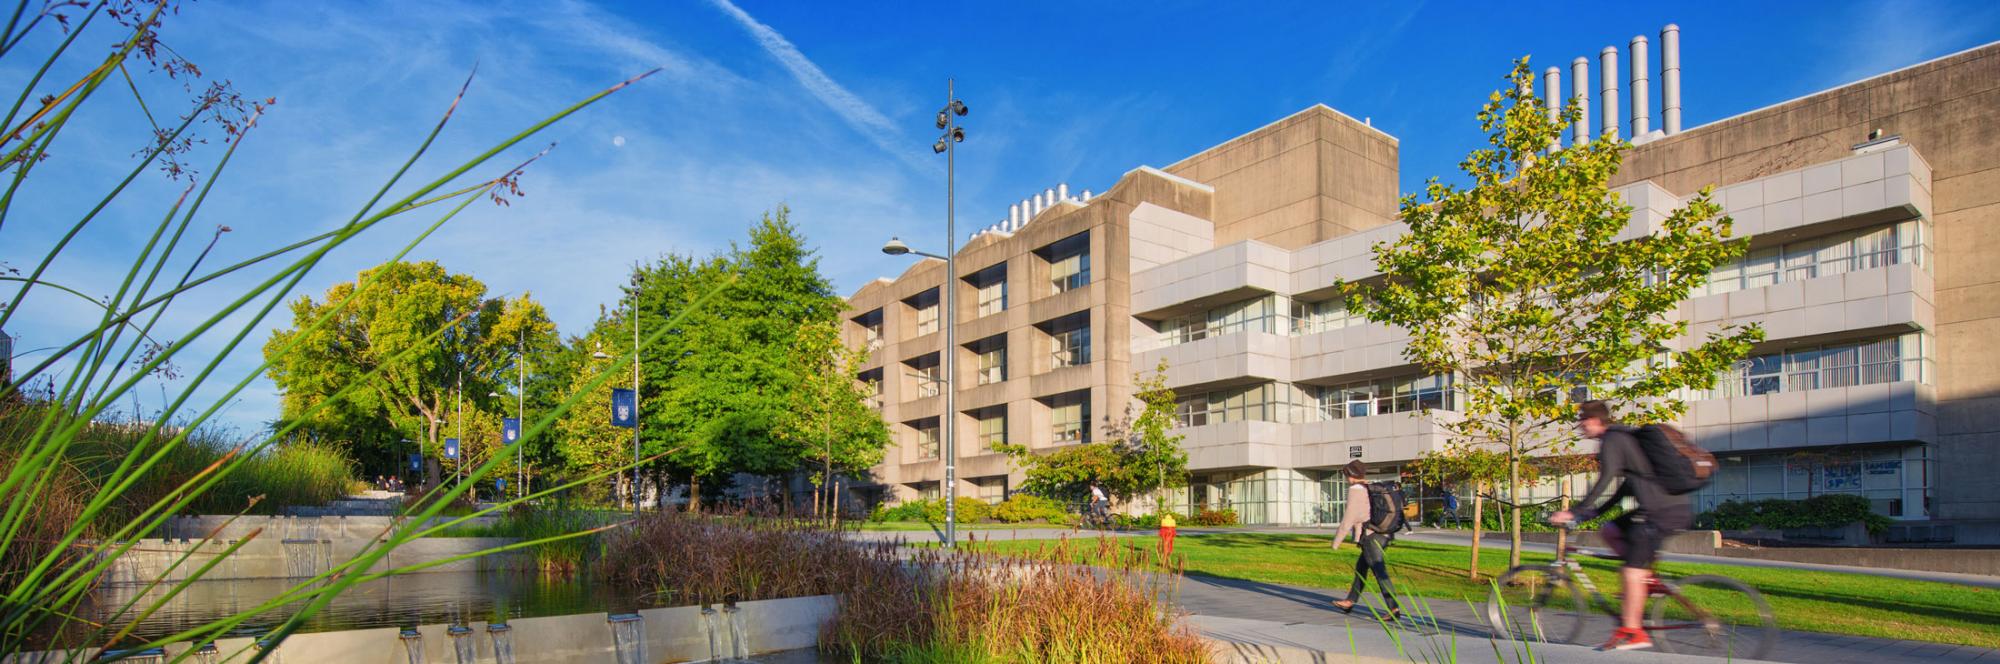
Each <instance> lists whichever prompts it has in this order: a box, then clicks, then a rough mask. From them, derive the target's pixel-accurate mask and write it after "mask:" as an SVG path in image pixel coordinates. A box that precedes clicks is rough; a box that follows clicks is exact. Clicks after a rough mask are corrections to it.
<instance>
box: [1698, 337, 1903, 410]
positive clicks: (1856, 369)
mask: <svg viewBox="0 0 2000 664" xmlns="http://www.w3.org/2000/svg"><path fill="white" fill-rule="evenodd" d="M1930 343H1931V342H1930V339H1929V335H1927V334H1923V333H1910V334H1903V335H1898V336H1894V337H1889V338H1887V339H1876V340H1873V341H1862V342H1852V343H1845V344H1831V345H1826V346H1816V347H1811V348H1800V349H1795V350H1787V351H1785V352H1782V353H1766V354H1763V355H1757V356H1753V357H1750V358H1747V359H1745V360H1743V361H1742V362H1739V363H1737V365H1736V366H1735V367H1734V368H1733V369H1731V370H1730V371H1728V372H1726V373H1724V374H1723V375H1722V377H1721V378H1719V379H1718V380H1717V382H1716V386H1715V388H1714V389H1712V390H1709V393H1708V395H1707V397H1706V398H1709V399H1723V398H1728V397H1740V396H1755V395H1759V394H1772V393H1777V392H1799V391H1803V390H1817V389H1821V388H1828V387H1851V386H1855V385H1876V384H1880V383H1893V382H1898V381H1914V382H1920V383H1929V382H1931V374H1932V372H1933V369H1932V365H1931V362H1932V360H1931V357H1930Z"/></svg>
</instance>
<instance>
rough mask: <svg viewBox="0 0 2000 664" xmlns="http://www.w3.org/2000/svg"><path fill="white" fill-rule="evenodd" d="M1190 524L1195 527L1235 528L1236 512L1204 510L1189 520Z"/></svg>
mask: <svg viewBox="0 0 2000 664" xmlns="http://www.w3.org/2000/svg"><path fill="white" fill-rule="evenodd" d="M1188 524H1189V525H1195V526H1234V525H1236V510H1233V509H1220V510H1211V509H1206V508H1204V509H1202V510H1201V511H1199V512H1196V513H1195V514H1194V518H1191V519H1188Z"/></svg>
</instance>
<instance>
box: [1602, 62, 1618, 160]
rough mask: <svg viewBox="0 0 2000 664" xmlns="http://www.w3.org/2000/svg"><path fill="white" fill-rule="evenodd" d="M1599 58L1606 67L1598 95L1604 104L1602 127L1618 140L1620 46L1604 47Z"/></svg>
mask: <svg viewBox="0 0 2000 664" xmlns="http://www.w3.org/2000/svg"><path fill="white" fill-rule="evenodd" d="M1597 59H1598V63H1599V64H1600V65H1601V66H1602V67H1603V68H1604V74H1603V78H1604V86H1603V89H1602V91H1601V92H1600V94H1599V95H1598V102H1599V103H1602V104H1604V120H1603V122H1604V126H1603V128H1602V129H1603V133H1605V134H1609V135H1610V137H1611V140H1614V141H1615V140H1618V47H1616V46H1606V47H1604V50H1603V51H1600V52H1598V54H1597Z"/></svg>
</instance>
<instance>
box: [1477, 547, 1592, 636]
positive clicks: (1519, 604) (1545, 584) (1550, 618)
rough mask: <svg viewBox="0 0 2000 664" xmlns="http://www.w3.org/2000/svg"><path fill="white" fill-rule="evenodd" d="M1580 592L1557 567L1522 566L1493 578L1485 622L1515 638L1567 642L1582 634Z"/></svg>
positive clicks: (1582, 621)
mask: <svg viewBox="0 0 2000 664" xmlns="http://www.w3.org/2000/svg"><path fill="white" fill-rule="evenodd" d="M1585 615H1586V614H1585V613H1584V599H1583V594H1582V593H1581V592H1579V591H1578V590H1577V587H1576V580H1575V579H1572V578H1570V576H1569V574H1567V573H1564V572H1562V571H1560V570H1559V569H1555V568H1550V567H1530V566H1526V565H1523V566H1521V567H1516V568H1514V569H1510V570H1507V573H1505V574H1502V575H1500V578H1498V579H1494V581H1493V591H1492V592H1491V593H1490V594H1488V595H1487V598H1486V622H1487V624H1489V625H1491V626H1492V627H1493V631H1494V632H1495V634H1497V635H1499V636H1503V637H1507V638H1511V639H1514V640H1516V641H1525V642H1541V643H1570V642H1573V641H1576V638H1577V637H1578V636H1581V635H1582V634H1583V623H1584V617H1585Z"/></svg>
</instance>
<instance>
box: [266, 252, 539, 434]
mask: <svg viewBox="0 0 2000 664" xmlns="http://www.w3.org/2000/svg"><path fill="white" fill-rule="evenodd" d="M322 316H326V317H328V323H327V324H326V325H323V326H320V327H318V328H317V329H313V328H312V323H313V322H314V321H316V320H318V319H320V318H321V317H322ZM292 319H293V325H294V327H293V329H288V330H276V331H274V332H272V335H271V339H270V341H269V342H267V343H266V344H265V346H264V354H265V358H266V360H268V361H269V362H270V369H269V375H270V377H271V380H272V381H273V382H275V383H277V384H278V388H279V389H280V390H282V391H283V392H284V415H283V416H281V421H291V420H292V419H294V418H297V417H299V415H298V414H299V413H303V412H306V410H307V409H308V408H309V407H311V406H312V405H313V404H316V403H321V402H324V401H326V400H329V399H331V398H332V397H333V395H334V394H335V393H336V392H338V391H339V390H340V389H341V388H343V387H345V386H347V385H349V384H352V383H356V382H360V381H362V380H363V379H364V378H367V377H368V376H370V375H371V373H373V375H374V377H373V378H372V379H371V380H369V381H368V382H367V383H366V385H367V387H366V389H361V390H356V391H353V392H349V393H348V395H347V396H346V397H345V398H344V400H345V403H343V404H339V405H338V406H339V407H337V408H332V409H328V410H326V411H322V412H320V413H318V414H316V416H315V417H314V418H313V419H312V421H310V422H307V423H306V426H305V427H304V428H305V429H306V430H307V431H308V432H325V433H333V434H335V435H339V434H342V433H348V434H351V433H352V432H355V431H357V430H373V431H377V432H380V433H377V434H376V435H375V437H374V439H376V440H382V441H385V442H386V441H389V440H395V441H397V442H400V439H402V438H410V439H415V440H421V441H422V442H423V452H424V453H425V454H426V456H427V457H429V458H431V459H441V458H442V457H443V446H442V443H441V441H440V440H439V438H440V433H441V430H442V428H443V427H444V426H446V425H449V424H452V423H453V422H452V421H451V420H450V417H451V415H452V413H453V410H452V409H453V407H454V406H455V401H456V400H455V399H454V396H453V391H454V390H460V389H462V394H463V395H464V404H465V408H466V409H468V410H472V411H479V412H491V411H495V410H496V409H497V407H498V404H497V400H495V399H493V398H491V397H488V396H487V394H488V393H489V392H496V391H499V390H502V389H505V388H504V385H506V384H510V383H512V382H513V381H512V378H513V375H512V372H513V370H514V367H515V364H514V363H515V362H516V361H517V359H518V358H517V353H516V352H515V350H516V346H517V345H518V344H519V341H518V340H519V339H521V338H523V337H526V338H532V339H536V340H537V343H538V344H545V343H547V341H546V339H547V338H548V337H552V336H554V335H555V325H554V324H553V323H551V322H549V319H548V313H547V312H546V311H545V310H543V309H542V307H541V305H540V304H538V303H536V302H535V301H534V300H533V299H532V298H531V297H530V296H528V295H522V296H520V297H518V298H515V299H513V300H503V299H497V298H493V299H489V298H487V297H486V285H485V284H482V283H480V282H479V280H477V279H474V278H472V277H471V276H468V275H463V274H451V273H449V272H447V271H446V270H445V269H444V267H443V266H440V265H438V264H437V263H436V262H432V261H425V262H421V263H404V262H391V263H384V264H382V265H379V266H376V267H374V268H370V269H369V270H366V271H364V272H362V273H361V274H360V275H359V277H358V278H357V279H356V280H355V281H353V282H343V283H339V284H335V285H334V286H333V287H332V288H329V289H327V292H326V294H325V296H324V297H323V299H321V300H317V301H316V300H314V299H313V298H312V297H311V296H309V295H308V296H301V297H300V298H299V299H298V300H297V301H296V302H294V303H293V304H292ZM300 335H306V336H304V337H303V338H299V337H300ZM295 340H296V341H297V342H299V345H298V347H296V348H294V349H292V350H291V351H290V352H280V351H281V350H282V349H284V347H285V346H286V344H288V343H292V342H293V341H295ZM461 385H462V388H461ZM400 451H401V450H398V452H400ZM435 470H436V468H435V467H433V471H435Z"/></svg>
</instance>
